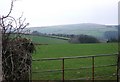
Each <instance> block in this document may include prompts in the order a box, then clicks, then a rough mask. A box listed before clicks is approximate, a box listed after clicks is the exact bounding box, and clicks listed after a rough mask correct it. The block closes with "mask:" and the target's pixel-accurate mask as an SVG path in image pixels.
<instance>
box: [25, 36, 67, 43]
mask: <svg viewBox="0 0 120 82" xmlns="http://www.w3.org/2000/svg"><path fill="white" fill-rule="evenodd" d="M24 37H27V38H29V39H31V40H32V41H33V42H34V43H40V44H68V41H67V40H62V39H56V38H50V37H44V36H34V35H24Z"/></svg>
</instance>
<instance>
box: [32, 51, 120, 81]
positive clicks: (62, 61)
mask: <svg viewBox="0 0 120 82" xmlns="http://www.w3.org/2000/svg"><path fill="white" fill-rule="evenodd" d="M114 55H116V56H118V53H116V54H99V55H90V56H73V57H59V58H42V59H33V60H32V61H33V62H34V61H52V60H56V61H57V60H60V61H61V63H62V65H61V69H54V70H44V71H33V72H32V73H41V72H61V74H62V78H61V80H62V81H63V82H64V80H65V77H64V75H65V71H67V70H80V69H92V74H91V75H92V78H89V79H90V80H92V81H94V80H95V78H96V77H95V70H94V69H95V68H101V67H112V66H116V68H117V69H116V75H113V76H115V77H118V75H119V73H118V71H117V70H118V67H117V62H116V64H110V65H101V66H95V58H96V57H104V56H114ZM79 58H91V61H92V66H90V67H81V68H67V69H65V60H69V59H79ZM97 77H98V76H97ZM110 77H112V76H110ZM78 79H83V78H78Z"/></svg>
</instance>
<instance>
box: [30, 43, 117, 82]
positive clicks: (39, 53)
mask: <svg viewBox="0 0 120 82" xmlns="http://www.w3.org/2000/svg"><path fill="white" fill-rule="evenodd" d="M117 47H118V46H117V43H96V44H68V43H67V44H66V43H65V44H49V45H41V46H36V52H35V53H34V54H33V59H40V58H58V57H72V56H88V55H99V54H114V53H116V52H117V51H118V50H117V49H118V48H117ZM116 59H117V58H116V56H105V57H98V58H95V66H101V65H111V64H116ZM91 66H92V62H91V58H85V59H84V58H82V59H69V60H65V69H68V68H81V67H91ZM61 68H62V62H61V61H60V60H51V61H34V62H33V63H32V72H38V71H39V72H40V71H45V70H54V69H61ZM115 74H116V67H115V66H113V67H103V68H102V67H101V68H95V76H104V77H103V78H102V77H99V78H97V77H96V79H116V78H115V77H108V76H107V75H109V76H113V75H115ZM91 77H92V69H80V70H65V80H69V79H77V78H79V79H80V78H84V79H89V78H91ZM61 78H62V73H61V72H60V71H57V72H40V73H33V74H32V79H33V80H61Z"/></svg>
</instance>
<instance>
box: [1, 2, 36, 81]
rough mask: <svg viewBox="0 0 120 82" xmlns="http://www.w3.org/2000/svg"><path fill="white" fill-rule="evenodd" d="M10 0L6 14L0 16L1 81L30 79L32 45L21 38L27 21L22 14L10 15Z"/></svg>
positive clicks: (11, 8)
mask: <svg viewBox="0 0 120 82" xmlns="http://www.w3.org/2000/svg"><path fill="white" fill-rule="evenodd" d="M13 3H14V1H13V0H12V2H11V6H10V11H9V13H8V14H7V15H5V16H2V17H1V18H0V26H1V27H2V28H1V30H2V73H3V74H2V79H3V82H6V81H7V82H9V81H11V80H12V81H16V80H27V81H29V80H30V73H31V62H32V61H31V60H32V57H31V53H33V51H34V49H35V48H34V45H33V44H32V42H31V40H29V39H26V38H22V34H23V33H25V32H26V31H25V30H24V29H25V27H26V26H28V25H29V23H25V21H26V19H25V18H24V19H23V18H22V17H23V14H22V15H21V16H20V17H19V18H18V19H15V18H14V17H12V16H10V14H11V12H12V10H13Z"/></svg>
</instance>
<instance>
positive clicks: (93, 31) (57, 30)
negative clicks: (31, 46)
mask: <svg viewBox="0 0 120 82" xmlns="http://www.w3.org/2000/svg"><path fill="white" fill-rule="evenodd" d="M28 29H30V30H31V32H32V31H38V32H40V33H47V34H75V35H78V34H87V35H92V36H95V37H103V35H104V33H105V32H106V31H117V26H116V25H101V24H93V23H82V24H68V25H56V26H45V27H30V28H28Z"/></svg>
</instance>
